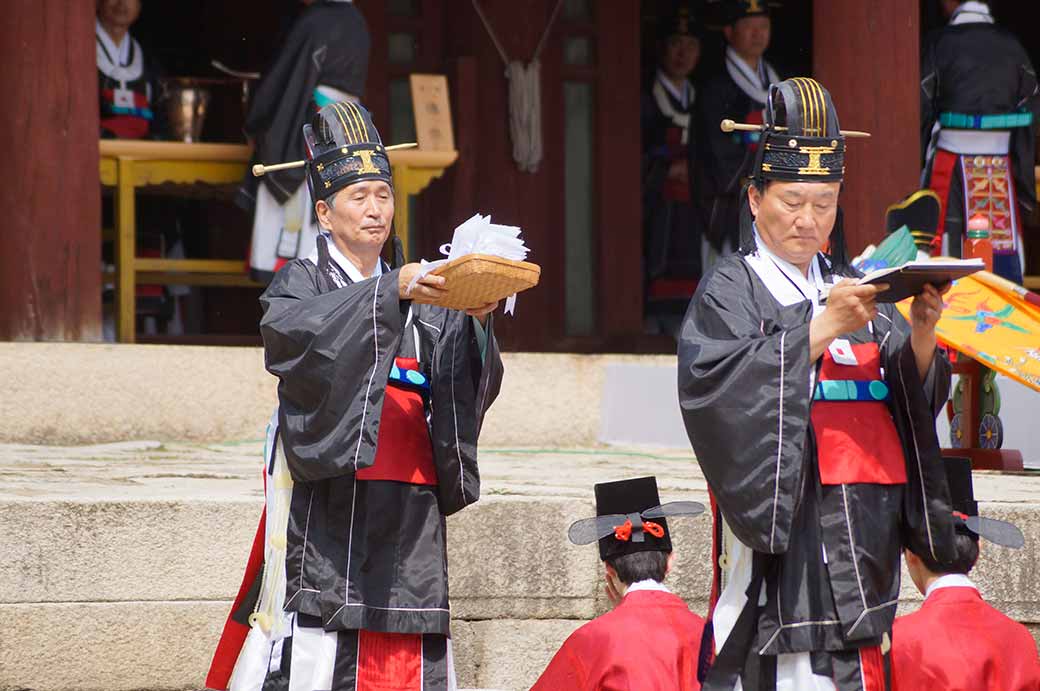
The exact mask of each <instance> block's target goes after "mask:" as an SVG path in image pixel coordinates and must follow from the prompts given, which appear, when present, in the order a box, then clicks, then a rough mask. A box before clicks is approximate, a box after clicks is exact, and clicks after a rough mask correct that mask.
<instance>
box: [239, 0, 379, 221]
mask: <svg viewBox="0 0 1040 691" xmlns="http://www.w3.org/2000/svg"><path fill="white" fill-rule="evenodd" d="M370 43H371V39H370V38H369V35H368V25H367V24H366V23H365V18H364V16H362V14H361V11H360V10H359V9H358V8H357V7H355V6H354V3H351V2H319V3H315V4H314V5H311V6H310V7H308V8H307V9H306V10H304V11H303V14H301V15H300V17H299V19H297V20H296V23H295V24H293V26H292V29H290V31H289V35H288V36H287V37H286V39H285V42H284V43H283V44H282V45H281V46H280V47H279V49H278V53H277V55H276V56H275V59H274V61H273V62H272V63H271V65H270V66H269V67H268V68H267V70H266V71H265V72H264V74H263V77H262V78H261V80H260V83H259V84H258V85H257V87H256V91H255V92H254V94H253V99H252V102H251V103H250V107H249V114H248V116H247V117H246V121H245V125H244V126H243V129H244V130H245V132H246V134H247V135H248V136H250V137H252V138H253V139H254V143H255V147H256V148H255V151H254V160H253V163H266V164H269V165H270V164H272V163H282V162H284V161H295V160H296V159H298V158H300V156H301V154H302V153H303V152H304V151H306V147H305V146H304V141H303V126H304V125H305V124H306V123H308V122H309V121H310V116H311V114H312V111H311V110H310V108H311V103H312V102H313V101H312V93H313V91H314V88H315V87H316V86H317V85H318V84H324V85H326V86H331V87H333V88H335V89H339V90H341V91H345V92H347V93H350V94H353V95H354V96H357V97H358V98H360V97H362V96H363V95H364V92H365V79H366V78H367V76H368V53H369V45H370ZM250 170H252V166H250ZM305 174H306V173H305V169H304V168H294V169H290V170H280V171H276V172H274V173H268V174H266V175H265V176H263V178H256V177H254V176H253V174H252V173H251V172H247V173H246V177H245V178H244V179H243V181H242V186H241V188H240V190H239V197H238V199H237V201H238V203H239V205H240V206H242V208H244V209H245V210H246V211H252V210H253V208H254V206H255V205H256V188H257V185H258V184H260V183H261V182H263V184H265V185H267V189H268V191H269V192H270V193H271V195H272V196H273V197H274V198H275V199H276V200H277V201H278V203H279V204H284V203H285V202H286V200H288V199H289V197H291V196H292V195H293V193H294V192H296V190H298V189H299V188H300V185H302V184H303V181H304V177H305Z"/></svg>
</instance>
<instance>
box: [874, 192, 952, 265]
mask: <svg viewBox="0 0 1040 691" xmlns="http://www.w3.org/2000/svg"><path fill="white" fill-rule="evenodd" d="M940 210H941V204H940V202H939V195H938V194H936V193H935V192H934V191H932V190H917V191H916V192H914V193H913V194H911V195H910V196H909V197H907V198H906V199H903V200H902V201H900V202H898V203H896V204H893V205H892V206H890V207H888V208H887V209H886V210H885V231H886V232H887V233H894V232H896V231H897V230H899V229H900V228H902V227H903V226H906V227H907V228H909V229H910V235H911V237H913V239H914V244H915V245H917V248H918V249H921V250H925V251H929V250H930V249H931V247H932V243H933V242H934V241H935V234H936V231H937V230H938V228H939V213H940Z"/></svg>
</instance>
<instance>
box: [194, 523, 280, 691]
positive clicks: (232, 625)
mask: <svg viewBox="0 0 1040 691" xmlns="http://www.w3.org/2000/svg"><path fill="white" fill-rule="evenodd" d="M266 525H267V510H266V509H264V512H263V513H262V514H260V525H259V526H257V529H256V536H254V537H253V548H252V549H251V550H250V551H249V561H248V562H246V573H245V576H243V577H242V585H240V586H239V587H238V595H237V596H235V602H234V604H232V605H231V612H232V613H234V612H235V611H236V610H237V609H238V608H239V607H240V606H241V605H242V600H244V599H245V597H246V594H247V593H249V589H250V588H251V587H252V585H253V581H255V580H256V577H257V576H258V575H260V569H262V568H263V566H264V531H265V529H266ZM248 633H249V627H248V626H245V625H243V624H239V623H238V622H237V621H235V620H233V619H232V618H231V614H228V618H227V621H226V622H224V631H223V633H221V634H220V641H219V642H218V643H217V651H216V652H215V653H214V654H213V662H211V663H210V666H209V674H207V675H206V688H208V689H216V691H226V689H227V687H228V682H229V681H230V680H231V672H232V671H234V669H235V662H237V661H238V655H239V653H240V652H241V651H242V645H243V644H244V643H245V641H246V635H247V634H248Z"/></svg>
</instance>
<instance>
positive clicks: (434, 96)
mask: <svg viewBox="0 0 1040 691" xmlns="http://www.w3.org/2000/svg"><path fill="white" fill-rule="evenodd" d="M410 82H411V87H412V108H413V110H414V112H415V136H416V138H417V139H418V141H419V148H420V149H423V150H426V151H454V150H455V133H454V132H453V131H452V129H451V106H450V105H449V104H448V79H447V77H445V76H444V75H443V74H413V75H410Z"/></svg>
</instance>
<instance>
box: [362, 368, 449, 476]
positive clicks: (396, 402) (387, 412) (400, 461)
mask: <svg viewBox="0 0 1040 691" xmlns="http://www.w3.org/2000/svg"><path fill="white" fill-rule="evenodd" d="M396 363H397V366H398V367H400V368H403V369H418V368H419V363H418V361H417V360H415V359H414V358H402V357H399V358H396ZM357 479H358V480H393V481H396V482H407V483H410V484H413V485H436V484H437V470H436V469H435V468H434V465H433V445H432V443H431V442H430V429H429V427H427V425H426V409H425V408H424V407H423V399H422V395H421V394H420V393H419V392H418V391H413V390H411V389H404V388H401V387H398V386H394V385H393V384H390V385H388V386H387V387H386V399H385V400H384V401H383V416H382V417H381V418H379V439H378V441H377V442H376V458H375V461H374V462H373V463H372V465H371V466H369V467H368V468H363V469H362V470H359V471H358V472H357Z"/></svg>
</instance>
